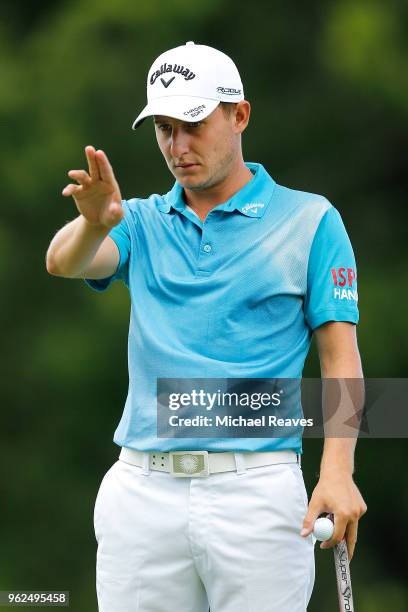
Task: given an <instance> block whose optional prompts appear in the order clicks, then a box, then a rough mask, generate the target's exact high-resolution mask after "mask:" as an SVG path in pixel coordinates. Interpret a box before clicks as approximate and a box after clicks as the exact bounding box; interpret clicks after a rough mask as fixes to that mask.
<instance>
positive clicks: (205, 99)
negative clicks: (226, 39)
mask: <svg viewBox="0 0 408 612" xmlns="http://www.w3.org/2000/svg"><path fill="white" fill-rule="evenodd" d="M243 99H244V89H243V86H242V82H241V78H240V76H239V72H238V70H237V67H236V66H235V64H234V62H233V61H232V59H230V58H229V57H228V55H225V53H222V52H221V51H218V50H217V49H213V48H212V47H207V46H206V45H195V44H194V43H193V42H188V43H186V44H185V45H181V46H180V47H176V48H175V49H170V50H169V51H166V52H165V53H162V55H160V56H159V57H158V58H157V59H156V60H155V62H153V65H152V67H151V68H150V70H149V73H148V75H147V106H145V108H144V109H143V110H142V112H141V113H140V115H139V116H138V117H137V118H136V119H135V121H134V123H133V126H132V127H133V129H136V128H137V127H138V126H139V125H140V124H141V123H142V121H143V120H144V119H146V117H149V116H151V115H164V116H165V117H173V118H174V119H180V120H181V121H200V120H201V119H204V118H205V117H207V116H208V115H210V114H211V113H212V112H213V110H215V108H216V107H217V106H218V104H219V103H220V102H239V101H240V100H243Z"/></svg>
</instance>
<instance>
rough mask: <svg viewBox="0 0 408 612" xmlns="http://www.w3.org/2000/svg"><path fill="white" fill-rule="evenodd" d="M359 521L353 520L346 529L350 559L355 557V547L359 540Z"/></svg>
mask: <svg viewBox="0 0 408 612" xmlns="http://www.w3.org/2000/svg"><path fill="white" fill-rule="evenodd" d="M357 531H358V521H353V522H351V523H349V524H348V525H347V529H346V544H347V550H348V556H349V561H351V559H352V558H353V555H354V549H355V547H356V542H357Z"/></svg>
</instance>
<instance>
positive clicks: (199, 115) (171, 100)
mask: <svg viewBox="0 0 408 612" xmlns="http://www.w3.org/2000/svg"><path fill="white" fill-rule="evenodd" d="M219 103H220V100H212V99H209V98H197V97H192V96H163V97H162V98H156V100H152V101H151V102H149V104H148V105H147V106H145V108H144V109H143V110H142V112H141V113H140V115H138V116H137V117H136V119H135V121H134V122H133V125H132V130H135V129H136V128H137V127H139V125H140V124H141V123H142V122H143V121H144V120H145V119H146V117H151V116H153V115H162V116H163V117H171V118H172V119H179V120H180V121H188V122H189V123H194V122H196V121H201V119H205V118H206V117H208V115H210V114H211V113H212V112H213V111H214V110H215V109H216V108H217V106H218V105H219Z"/></svg>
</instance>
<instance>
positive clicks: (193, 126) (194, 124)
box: [187, 121, 203, 129]
mask: <svg viewBox="0 0 408 612" xmlns="http://www.w3.org/2000/svg"><path fill="white" fill-rule="evenodd" d="M202 125H203V122H202V121H194V123H193V122H192V123H187V127H188V128H192V129H195V128H198V127H201V126H202Z"/></svg>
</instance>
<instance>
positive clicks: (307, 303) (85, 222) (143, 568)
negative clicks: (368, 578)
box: [47, 42, 366, 612]
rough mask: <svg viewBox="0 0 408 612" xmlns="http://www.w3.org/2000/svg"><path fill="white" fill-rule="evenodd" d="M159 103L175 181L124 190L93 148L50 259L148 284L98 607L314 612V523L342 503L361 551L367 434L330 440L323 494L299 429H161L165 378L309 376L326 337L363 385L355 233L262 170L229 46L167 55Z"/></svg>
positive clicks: (157, 89) (107, 500)
mask: <svg viewBox="0 0 408 612" xmlns="http://www.w3.org/2000/svg"><path fill="white" fill-rule="evenodd" d="M147 98H148V103H147V106H146V107H145V108H144V109H143V111H142V112H141V113H140V114H139V116H138V117H137V118H136V120H135V122H134V125H133V127H134V128H137V127H138V126H139V125H140V124H141V123H142V122H143V120H144V119H145V118H146V117H152V118H153V122H154V131H155V135H156V139H157V143H158V145H159V148H160V151H161V153H162V154H163V157H164V159H165V161H166V163H167V166H168V168H169V170H170V172H171V173H172V175H173V176H174V178H175V183H174V186H173V188H172V189H171V190H170V191H169V192H168V193H166V194H165V195H157V194H154V195H151V196H150V197H148V198H138V197H136V198H132V199H129V200H124V199H122V195H121V192H120V188H119V185H118V183H117V181H116V179H115V175H114V172H113V170H112V167H111V165H110V163H109V160H108V158H107V156H106V154H105V153H104V152H103V151H101V150H95V148H94V147H92V146H87V147H86V148H85V154H86V158H87V162H88V170H87V171H86V170H71V171H70V172H69V173H68V175H69V177H70V179H71V180H72V181H73V182H72V183H70V184H69V185H67V187H65V189H64V190H63V195H64V196H72V197H73V199H74V201H75V204H76V207H77V209H78V213H79V215H78V216H77V217H76V218H75V219H74V220H73V221H71V222H70V223H68V224H67V225H65V226H64V227H63V228H62V229H61V230H59V232H58V233H57V234H56V235H55V237H54V238H53V240H52V242H51V244H50V246H49V249H48V252H47V269H48V272H49V273H50V274H53V275H56V276H62V277H67V278H78V279H80V278H81V279H85V280H86V283H87V284H88V285H90V286H91V287H92V288H93V289H95V290H97V291H104V290H106V289H107V288H108V287H109V286H110V284H111V283H112V281H114V280H121V281H123V282H124V283H125V284H126V286H127V287H128V288H129V292H130V296H131V315H130V329H129V343H128V356H129V391H128V396H127V400H126V404H125V407H124V411H123V415H122V418H121V420H120V422H119V425H118V427H117V429H116V431H115V435H114V442H115V443H116V444H117V445H118V446H119V447H121V450H120V455H119V459H118V461H116V462H115V463H114V465H113V466H112V467H111V468H110V469H109V470H108V472H107V473H106V475H105V476H104V478H103V481H102V483H101V486H100V488H99V492H98V495H97V499H96V502H95V512H94V525H95V534H96V539H97V542H98V552H97V596H98V604H99V610H100V612H168V611H169V610H175V611H177V612H207V611H208V608H209V607H210V608H211V612H304V611H305V610H306V607H307V604H308V601H309V599H310V596H311V592H312V588H313V583H314V539H313V536H312V533H311V532H312V529H313V524H314V521H315V519H316V518H317V517H318V516H319V514H321V513H323V512H332V513H333V514H334V517H335V531H334V534H333V537H332V539H331V540H330V541H328V542H327V543H326V544H325V546H326V547H331V546H333V545H334V544H335V543H336V542H339V541H340V540H341V539H342V538H343V537H345V538H346V540H347V544H348V549H349V554H350V556H352V554H353V550H354V546H355V543H356V538H357V526H358V520H359V518H360V517H361V516H362V514H364V512H365V511H366V505H365V503H364V501H363V499H362V497H361V494H360V492H359V490H358V488H357V487H356V485H355V483H354V481H353V469H354V467H353V457H354V446H355V439H351V438H335V437H331V438H329V437H327V438H326V439H325V442H324V448H323V455H322V459H321V468H320V476H319V481H318V483H317V485H316V487H315V489H314V491H313V493H312V495H311V499H310V502H309V503H308V498H307V494H306V490H305V485H304V482H303V476H302V471H301V467H300V456H301V454H302V439H301V437H302V436H301V433H299V434H298V435H292V436H282V437H277V436H271V437H262V438H260V437H259V438H253V437H240V438H238V437H227V438H216V437H208V438H206V437H205V436H199V437H195V438H186V437H184V438H182V437H177V435H174V436H172V437H166V438H164V437H158V432H157V385H158V382H159V381H160V380H162V379H199V378H201V379H214V378H216V379H235V378H240V379H242V378H248V379H256V378H262V379H273V378H300V377H301V375H302V370H303V365H304V361H305V358H306V356H307V353H308V350H309V347H310V342H311V338H312V335H315V337H316V341H317V346H318V351H319V357H320V363H321V372H322V377H324V378H355V379H356V378H361V377H362V370H361V363H360V357H359V352H358V348H357V341H356V323H357V321H358V310H357V288H356V272H355V261H354V255H353V251H352V248H351V245H350V241H349V239H348V236H347V233H346V231H345V228H344V226H343V223H342V221H341V218H340V215H339V213H338V212H337V210H336V209H335V208H334V207H333V206H332V205H331V204H330V202H329V201H328V200H326V199H325V198H324V197H322V196H319V195H315V194H311V193H305V192H300V191H296V190H292V189H289V188H286V187H283V186H281V185H278V184H277V183H276V182H275V181H274V179H273V178H272V177H271V176H270V175H269V173H268V172H267V170H266V169H265V168H264V167H263V166H262V165H261V164H259V163H245V162H244V160H243V155H242V148H241V137H242V134H243V132H244V130H245V129H246V127H247V125H248V121H249V117H250V110H251V108H250V104H249V102H248V101H247V100H245V97H244V90H243V85H242V82H241V78H240V75H239V73H238V70H237V68H236V66H235V64H234V63H233V62H232V60H231V59H230V58H229V57H228V56H226V55H225V54H224V53H222V52H220V51H218V50H216V49H213V48H211V47H208V46H205V45H195V44H194V43H193V42H188V43H186V44H185V45H182V46H179V47H177V48H174V49H171V50H169V51H166V52H165V53H163V54H162V55H161V56H160V57H158V58H157V59H156V60H155V62H154V63H153V65H152V67H151V69H150V70H149V73H148V77H147ZM265 129H269V126H268V124H267V123H266V122H265ZM272 137H273V135H272V134H271V138H272ZM139 155H142V151H140V152H139ZM137 175H138V172H137V163H136V164H135V180H136V179H137ZM135 188H136V189H137V184H135ZM113 367H114V364H113Z"/></svg>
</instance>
